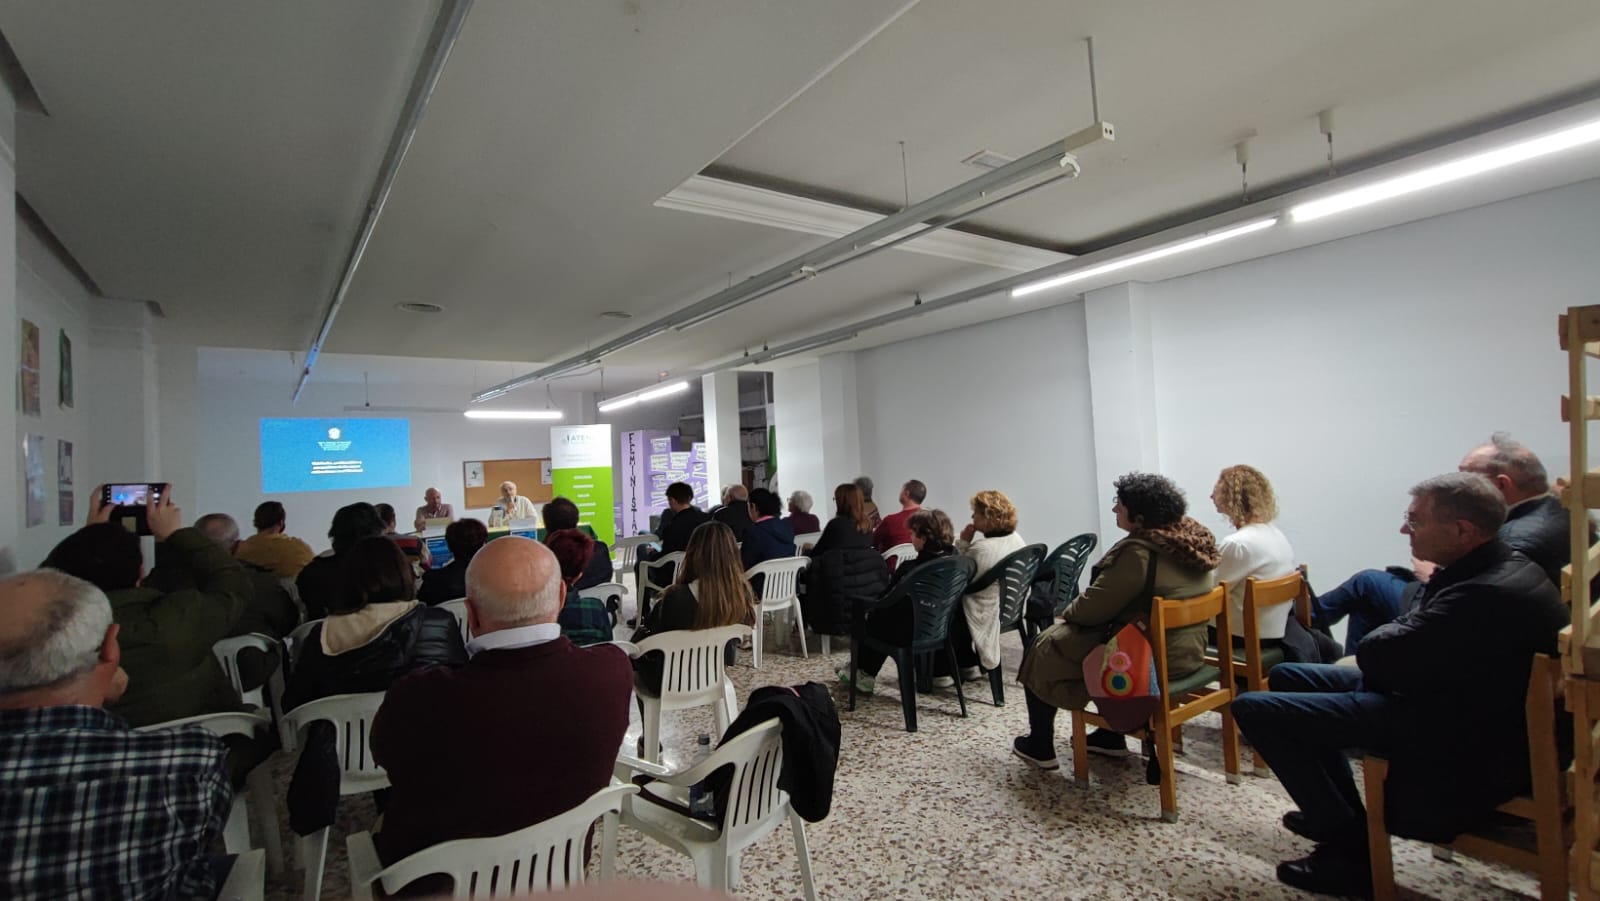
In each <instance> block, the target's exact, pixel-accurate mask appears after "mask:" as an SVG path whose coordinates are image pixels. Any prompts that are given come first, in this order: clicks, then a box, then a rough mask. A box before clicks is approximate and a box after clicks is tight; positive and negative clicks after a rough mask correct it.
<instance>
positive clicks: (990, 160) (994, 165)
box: [961, 150, 1016, 169]
mask: <svg viewBox="0 0 1600 901" xmlns="http://www.w3.org/2000/svg"><path fill="white" fill-rule="evenodd" d="M961 162H963V163H966V164H967V165H969V166H977V167H978V168H979V169H998V168H1000V167H1001V166H1004V165H1005V164H1007V163H1012V162H1016V161H1015V160H1013V159H1012V158H1011V157H1009V156H1006V155H1005V154H1003V153H995V152H994V151H993V150H980V151H978V152H977V153H974V154H973V155H972V156H969V157H967V158H966V159H964V160H962V161H961Z"/></svg>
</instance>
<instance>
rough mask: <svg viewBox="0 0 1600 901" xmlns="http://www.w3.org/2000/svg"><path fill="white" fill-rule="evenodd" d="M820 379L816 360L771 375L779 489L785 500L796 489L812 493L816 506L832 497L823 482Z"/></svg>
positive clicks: (828, 487) (827, 486) (825, 483)
mask: <svg viewBox="0 0 1600 901" xmlns="http://www.w3.org/2000/svg"><path fill="white" fill-rule="evenodd" d="M821 378H822V377H821V373H820V372H819V371H818V368H817V364H815V363H807V364H805V365H802V366H795V367H792V368H789V369H780V370H778V371H776V372H774V373H773V374H772V400H773V404H772V407H773V424H774V425H775V426H776V430H775V432H774V437H775V439H776V441H777V445H778V447H777V450H778V488H779V490H780V491H781V492H782V494H783V497H784V499H785V501H787V500H788V497H789V495H790V494H792V493H794V492H796V491H804V492H806V493H807V494H809V495H811V500H812V503H813V504H814V505H815V504H818V503H820V502H821V501H824V500H826V499H827V498H828V496H829V489H830V488H831V486H830V485H828V484H827V482H826V481H824V478H823V469H822V420H823V413H822V380H821ZM813 509H817V508H816V507H813ZM819 515H821V514H820V513H819Z"/></svg>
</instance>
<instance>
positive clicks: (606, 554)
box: [542, 497, 614, 641]
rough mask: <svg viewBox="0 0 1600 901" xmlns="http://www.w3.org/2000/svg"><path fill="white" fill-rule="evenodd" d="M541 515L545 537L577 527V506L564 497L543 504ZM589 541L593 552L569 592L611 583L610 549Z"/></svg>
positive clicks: (597, 540) (595, 540)
mask: <svg viewBox="0 0 1600 901" xmlns="http://www.w3.org/2000/svg"><path fill="white" fill-rule="evenodd" d="M542 515H543V516H544V528H545V534H546V536H548V535H549V534H550V533H552V532H560V531H562V530H563V529H576V528H577V527H578V518H579V516H578V505H577V504H575V503H573V502H572V501H570V500H568V499H566V498H564V497H558V498H555V499H553V500H551V501H550V503H548V504H545V505H544V510H543V511H542ZM589 541H590V543H591V544H593V546H594V549H593V552H592V553H591V554H590V555H589V561H588V562H587V563H586V564H584V570H583V573H582V574H581V575H580V577H579V578H578V581H577V583H576V584H568V585H567V590H568V591H569V592H574V591H582V590H583V589H585V588H593V587H594V586H596V585H602V584H604V583H606V582H609V581H611V576H612V573H613V572H614V570H612V568H611V548H609V547H606V543H605V542H604V541H601V540H600V539H598V538H592V537H591V538H590V539H589ZM606 640H607V641H610V640H611V639H609V638H608V639H606Z"/></svg>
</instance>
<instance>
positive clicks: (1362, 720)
mask: <svg viewBox="0 0 1600 901" xmlns="http://www.w3.org/2000/svg"><path fill="white" fill-rule="evenodd" d="M1505 516H1506V503H1505V498H1504V497H1503V496H1502V495H1501V493H1500V491H1499V490H1497V488H1496V486H1495V485H1494V484H1493V483H1492V482H1490V481H1489V479H1488V478H1486V477H1485V476H1482V475H1479V474H1477V473H1470V472H1453V473H1449V474H1447V475H1442V476H1435V477H1434V478H1431V479H1427V480H1425V481H1423V482H1421V483H1419V484H1417V485H1416V486H1415V487H1413V488H1412V489H1411V505H1410V507H1409V508H1408V509H1407V510H1406V516H1405V522H1404V524H1403V525H1402V526H1401V527H1400V531H1401V533H1402V534H1404V535H1406V536H1408V537H1409V538H1410V541H1411V553H1412V555H1413V556H1415V557H1416V558H1417V559H1419V560H1423V561H1426V562H1429V563H1432V564H1434V565H1435V566H1436V567H1437V569H1436V570H1435V571H1434V573H1433V577H1432V578H1430V579H1429V580H1428V581H1427V583H1426V584H1424V585H1423V586H1422V589H1421V592H1420V594H1419V596H1418V598H1417V603H1416V606H1415V607H1414V608H1413V609H1411V610H1409V611H1408V612H1406V613H1405V614H1403V615H1402V616H1400V617H1399V618H1398V619H1396V620H1395V621H1394V622H1392V623H1389V624H1387V625H1384V626H1380V627H1378V628H1376V629H1374V630H1373V631H1372V632H1371V633H1370V634H1368V635H1367V637H1366V640H1364V641H1362V642H1361V645H1360V647H1359V648H1358V649H1357V651H1356V664H1357V665H1356V666H1355V667H1349V666H1340V665H1324V664H1300V663H1284V664H1279V665H1278V666H1277V667H1275V668H1273V670H1272V673H1271V675H1270V676H1269V677H1268V680H1269V684H1270V686H1271V689H1272V690H1271V691H1270V692H1248V693H1246V694H1243V695H1241V696H1239V697H1238V698H1236V699H1235V700H1234V702H1233V716H1234V720H1235V721H1236V722H1237V723H1238V724H1239V729H1240V730H1241V731H1242V732H1243V733H1244V735H1245V738H1247V739H1249V741H1250V743H1251V744H1252V745H1253V746H1254V747H1255V748H1256V750H1257V751H1259V752H1260V753H1261V755H1262V756H1263V757H1265V758H1266V760H1267V763H1268V764H1269V765H1271V767H1272V771H1273V773H1274V774H1275V775H1277V777H1278V781H1280V782H1282V783H1283V787H1284V788H1285V789H1286V790H1288V792H1289V796H1290V797H1291V798H1293V799H1294V802H1295V804H1297V805H1298V807H1299V809H1298V810H1291V811H1289V812H1288V813H1287V814H1285V815H1284V818H1283V825H1284V828H1286V829H1288V830H1289V831H1290V832H1293V833H1295V834H1296V835H1299V836H1301V837H1302V838H1306V839H1309V840H1311V841H1313V842H1315V843H1316V847H1315V849H1314V850H1313V851H1312V853H1311V854H1310V855H1309V856H1307V857H1303V858H1300V859H1297V860H1287V861H1284V862H1283V863H1280V864H1279V865H1278V879H1279V880H1280V881H1282V882H1284V883H1287V884H1289V885H1292V886H1294V887H1296V888H1300V889H1304V890H1306V891H1311V892H1322V893H1325V894H1335V895H1361V896H1366V895H1369V894H1370V893H1371V891H1372V885H1371V881H1370V880H1371V875H1370V866H1369V861H1368V858H1367V845H1366V812H1365V810H1364V809H1363V808H1362V806H1361V799H1360V796H1359V794H1358V793H1357V791H1356V785H1355V780H1354V779H1353V778H1352V777H1351V775H1350V765H1349V763H1347V762H1346V760H1345V757H1344V752H1345V751H1348V750H1370V751H1378V752H1381V753H1383V755H1384V756H1386V757H1387V758H1388V759H1389V761H1390V762H1391V765H1390V768H1389V778H1388V781H1387V783H1386V785H1387V803H1388V809H1387V811H1386V819H1387V821H1388V824H1389V830H1390V831H1391V832H1393V833H1395V834H1396V835H1402V836H1405V837H1407V838H1414V839H1417V840H1420V841H1426V842H1448V841H1450V840H1452V839H1454V838H1455V836H1457V835H1459V834H1460V833H1462V832H1465V831H1469V830H1471V829H1473V828H1476V827H1477V826H1479V825H1481V824H1482V823H1483V821H1484V820H1486V819H1487V818H1488V817H1489V816H1490V815H1491V814H1492V813H1493V812H1494V809H1495V807H1496V806H1498V805H1499V804H1502V803H1504V802H1505V801H1507V800H1509V799H1511V798H1512V797H1514V796H1515V795H1517V794H1519V793H1522V792H1524V791H1526V790H1527V788H1528V781H1529V762H1528V733H1527V722H1526V720H1525V718H1524V713H1525V710H1524V707H1525V696H1526V693H1527V686H1528V673H1529V669H1530V666H1531V663H1532V660H1533V655H1534V654H1553V653H1555V650H1556V633H1557V632H1559V631H1560V630H1561V627H1562V626H1563V625H1564V624H1565V623H1566V622H1567V620H1568V616H1567V610H1566V607H1565V606H1563V605H1562V603H1561V596H1560V594H1559V593H1558V592H1557V591H1556V589H1555V586H1553V585H1551V584H1550V580H1549V579H1548V578H1546V577H1545V574H1544V572H1543V571H1542V570H1541V569H1540V568H1539V567H1538V566H1537V565H1536V564H1534V563H1533V562H1532V561H1530V560H1529V559H1528V558H1527V557H1525V556H1523V555H1522V554H1520V553H1518V552H1516V551H1514V550H1512V549H1511V548H1510V547H1509V546H1508V545H1507V544H1506V542H1505V541H1504V540H1503V539H1502V538H1501V537H1499V535H1498V534H1497V533H1498V532H1499V530H1500V528H1501V526H1502V524H1503V523H1504V520H1505ZM1550 740H1551V741H1554V740H1555V736H1553V735H1552V736H1550ZM1467 746H1470V747H1471V748H1472V753H1470V754H1465V753H1462V750H1461V749H1462V748H1463V747H1467Z"/></svg>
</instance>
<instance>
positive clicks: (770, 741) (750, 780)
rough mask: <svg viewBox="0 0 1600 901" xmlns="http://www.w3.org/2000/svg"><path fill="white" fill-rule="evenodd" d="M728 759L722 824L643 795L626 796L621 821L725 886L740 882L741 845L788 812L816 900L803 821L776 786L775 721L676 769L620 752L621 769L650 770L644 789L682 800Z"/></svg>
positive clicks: (703, 880)
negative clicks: (729, 770) (728, 780)
mask: <svg viewBox="0 0 1600 901" xmlns="http://www.w3.org/2000/svg"><path fill="white" fill-rule="evenodd" d="M730 764H731V765H732V766H733V779H732V781H731V783H730V786H729V789H728V791H729V797H728V799H727V804H726V806H725V807H724V812H723V814H722V821H721V822H720V823H718V822H707V821H705V820H701V819H696V818H694V817H690V816H685V815H684V814H682V813H679V812H678V811H676V810H673V809H671V808H668V807H663V806H662V805H660V804H656V803H654V802H652V801H649V800H647V799H645V798H644V797H642V794H641V796H640V797H630V798H628V799H627V800H626V801H624V802H623V805H622V822H623V825H625V826H629V827H631V828H633V829H636V830H638V831H639V832H641V833H643V834H644V835H646V836H648V837H650V838H652V839H654V840H655V841H658V842H660V843H661V844H663V845H666V846H667V847H668V848H671V849H673V850H674V851H677V852H678V853H680V854H684V855H686V856H688V857H689V859H690V860H693V861H694V873H695V881H696V882H698V883H699V884H700V885H702V886H705V887H707V888H713V889H721V890H724V891H728V890H733V889H737V888H738V884H739V856H740V854H741V852H743V851H744V849H745V848H748V847H750V846H751V845H753V844H755V843H756V842H758V841H760V840H761V839H763V838H766V837H767V836H768V835H769V834H771V833H772V831H773V830H774V829H777V828H778V824H780V823H782V822H783V820H784V818H785V816H787V817H788V820H789V826H790V828H791V829H793V830H794V850H795V857H796V858H798V860H799V863H800V879H801V881H802V883H803V884H804V887H805V897H806V901H816V897H817V890H816V885H815V884H814V882H813V881H812V877H811V851H810V849H809V848H808V847H807V845H806V827H805V822H804V821H803V820H801V819H800V815H799V814H797V813H795V812H794V808H793V807H792V806H791V805H790V804H789V796H788V794H787V793H785V792H783V791H780V790H779V789H778V775H779V774H780V773H781V772H782V770H783V726H782V724H781V723H780V722H779V721H778V720H776V719H773V720H768V721H767V722H765V723H762V724H761V725H759V726H756V727H755V728H754V729H751V730H750V731H749V732H745V733H744V734H742V735H738V736H735V737H734V738H731V739H729V740H728V741H726V742H724V743H723V744H722V747H720V748H717V750H716V751H714V752H712V754H711V756H710V757H707V758H706V759H705V760H702V761H700V762H699V763H698V764H695V765H694V766H692V767H690V768H689V769H686V770H684V771H683V772H680V773H673V772H670V771H668V770H667V769H666V768H665V767H662V766H659V765H657V764H653V763H650V762H647V761H642V760H638V759H636V758H631V757H627V756H619V757H618V758H617V769H618V770H619V775H622V773H621V771H623V770H631V771H634V772H641V773H647V774H649V775H651V776H654V777H655V781H654V782H651V783H649V784H647V785H646V786H645V787H644V792H649V793H651V794H654V795H656V796H657V797H660V798H664V799H666V800H668V801H671V802H672V803H674V804H678V805H681V806H684V807H687V806H688V796H689V786H691V785H694V784H695V783H698V782H702V781H704V780H705V778H706V777H707V776H709V775H711V774H712V773H713V772H715V771H716V770H718V769H720V768H721V767H724V766H728V765H730Z"/></svg>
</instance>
